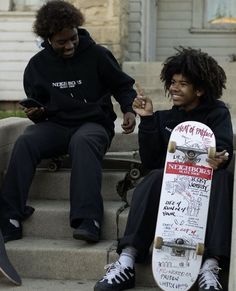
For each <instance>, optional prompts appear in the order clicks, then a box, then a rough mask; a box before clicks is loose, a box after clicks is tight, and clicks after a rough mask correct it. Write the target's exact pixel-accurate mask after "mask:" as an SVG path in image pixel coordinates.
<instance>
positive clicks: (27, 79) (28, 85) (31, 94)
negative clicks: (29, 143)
mask: <svg viewBox="0 0 236 291" xmlns="http://www.w3.org/2000/svg"><path fill="white" fill-rule="evenodd" d="M34 75H35V72H34V70H33V69H32V65H31V62H29V64H28V65H27V66H26V68H25V71H24V76H23V86H24V91H25V94H26V96H27V98H33V99H35V100H37V101H39V102H40V103H42V104H44V103H45V100H44V99H43V98H42V97H41V96H43V95H45V94H44V93H41V92H40V90H37V85H36V84H35V81H34ZM46 118H47V112H46V111H45V113H44V114H43V115H41V116H40V117H38V118H31V120H32V121H33V122H34V123H38V122H40V121H43V120H45V119H46Z"/></svg>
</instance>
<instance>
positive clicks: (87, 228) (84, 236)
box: [73, 219, 100, 242]
mask: <svg viewBox="0 0 236 291" xmlns="http://www.w3.org/2000/svg"><path fill="white" fill-rule="evenodd" d="M99 235H100V228H99V225H98V224H97V223H96V222H95V221H94V220H93V219H84V220H83V221H82V222H81V224H80V226H79V227H78V228H76V229H75V230H74V232H73V237H74V238H75V239H80V240H85V241H87V242H98V241H99Z"/></svg>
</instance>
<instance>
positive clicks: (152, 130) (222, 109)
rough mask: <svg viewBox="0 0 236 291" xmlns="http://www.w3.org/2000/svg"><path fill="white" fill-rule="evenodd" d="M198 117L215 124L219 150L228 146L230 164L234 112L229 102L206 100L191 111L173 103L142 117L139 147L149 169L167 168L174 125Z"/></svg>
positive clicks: (203, 121) (198, 119)
mask: <svg viewBox="0 0 236 291" xmlns="http://www.w3.org/2000/svg"><path fill="white" fill-rule="evenodd" d="M190 120H192V121H198V122H202V123H204V124H206V125H207V126H209V127H210V128H211V130H212V131H213V132H214V134H215V137H216V149H217V151H222V150H227V152H228V153H229V159H228V161H227V163H226V164H224V167H227V165H228V164H229V162H230V160H231V158H232V155H233V130H232V123H231V117H230V112H229V110H228V108H227V107H226V106H225V104H224V103H223V102H222V101H220V100H216V101H215V102H213V103H211V104H207V103H202V104H200V105H199V106H198V107H196V108H195V109H193V110H190V111H188V112H186V111H184V110H182V109H180V108H179V107H177V106H173V107H172V109H170V110H163V111H157V112H155V113H154V114H153V115H152V116H146V117H142V118H141V122H140V125H139V150H140V156H141V160H142V162H143V164H144V166H145V167H146V168H147V169H157V168H164V163H165V157H166V151H167V145H168V142H169V138H170V134H171V131H172V130H173V128H174V127H175V126H176V125H178V124H179V123H181V122H184V121H190Z"/></svg>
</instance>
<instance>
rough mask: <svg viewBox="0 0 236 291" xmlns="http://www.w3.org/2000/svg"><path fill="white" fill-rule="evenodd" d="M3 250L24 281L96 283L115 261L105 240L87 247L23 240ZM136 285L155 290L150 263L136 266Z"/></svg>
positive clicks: (72, 242)
mask: <svg viewBox="0 0 236 291" xmlns="http://www.w3.org/2000/svg"><path fill="white" fill-rule="evenodd" d="M6 249H7V252H8V255H9V258H10V260H11V262H12V263H13V264H14V266H15V268H16V269H17V270H18V272H19V274H20V275H21V276H22V277H23V278H24V277H25V278H36V279H37V278H38V279H41V278H43V279H58V280H88V281H90V280H93V281H96V280H98V279H100V278H101V277H102V276H103V275H104V266H105V265H106V264H108V263H111V262H113V261H115V260H116V259H117V254H116V252H115V249H116V242H115V241H108V240H106V241H100V242H99V243H97V244H87V243H86V242H82V241H77V240H72V239H71V240H51V239H41V238H36V239H34V238H23V239H21V240H18V241H12V242H8V243H7V244H6ZM136 283H137V286H147V287H150V286H155V283H154V280H153V277H152V272H151V265H150V263H149V264H146V265H137V268H136ZM17 290H18V289H17ZM64 290H66V289H64ZM79 290H80V289H79ZM156 290H159V289H156Z"/></svg>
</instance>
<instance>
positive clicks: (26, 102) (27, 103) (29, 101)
mask: <svg viewBox="0 0 236 291" xmlns="http://www.w3.org/2000/svg"><path fill="white" fill-rule="evenodd" d="M19 104H20V105H21V106H23V107H25V108H31V107H39V108H40V107H45V106H44V105H43V104H42V103H40V102H39V101H37V100H35V99H33V98H25V99H23V100H21V101H20V102H19Z"/></svg>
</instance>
